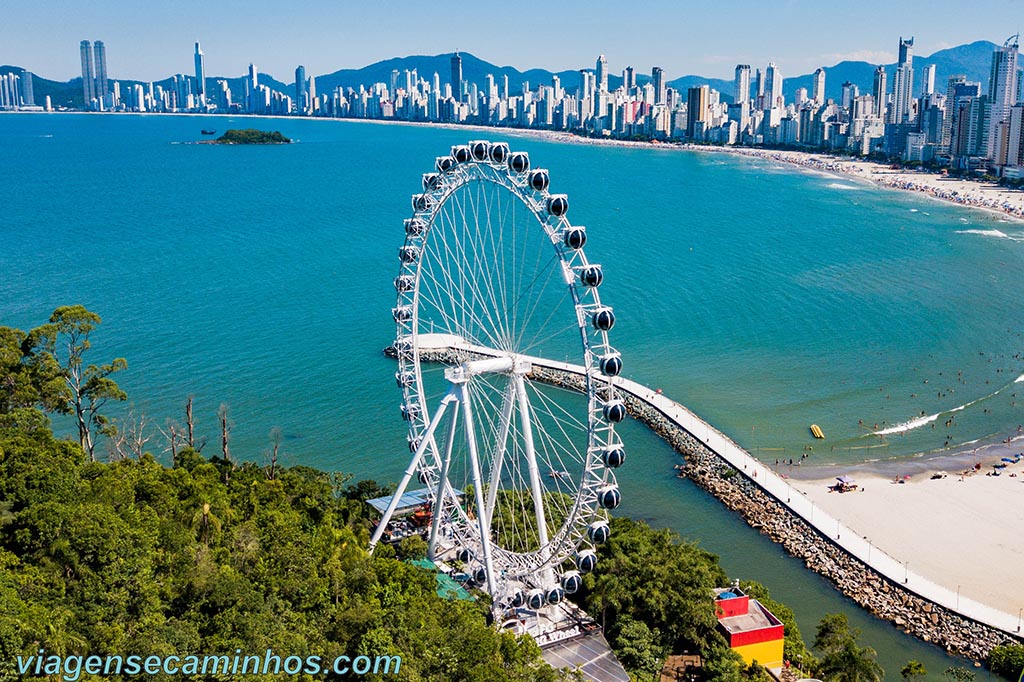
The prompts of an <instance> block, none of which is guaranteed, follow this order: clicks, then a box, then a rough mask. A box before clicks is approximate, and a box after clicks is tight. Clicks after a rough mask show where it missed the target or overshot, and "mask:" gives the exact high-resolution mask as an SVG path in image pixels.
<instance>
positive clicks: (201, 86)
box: [194, 42, 206, 104]
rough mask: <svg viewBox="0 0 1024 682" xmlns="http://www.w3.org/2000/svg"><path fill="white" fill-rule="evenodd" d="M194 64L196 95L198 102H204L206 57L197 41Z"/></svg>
mask: <svg viewBox="0 0 1024 682" xmlns="http://www.w3.org/2000/svg"><path fill="white" fill-rule="evenodd" d="M194 61H195V65H196V95H198V96H199V103H200V104H205V103H206V57H205V56H204V55H203V51H202V49H200V47H199V43H198V42H197V43H196V53H195V58H194Z"/></svg>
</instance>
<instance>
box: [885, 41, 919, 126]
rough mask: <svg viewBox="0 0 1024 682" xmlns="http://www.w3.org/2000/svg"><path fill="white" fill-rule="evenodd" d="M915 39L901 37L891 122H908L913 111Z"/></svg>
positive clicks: (894, 81)
mask: <svg viewBox="0 0 1024 682" xmlns="http://www.w3.org/2000/svg"><path fill="white" fill-rule="evenodd" d="M913 60H914V39H913V38H911V39H910V40H903V37H902V36H901V37H900V50H899V61H898V62H897V63H896V71H895V73H894V74H893V77H892V111H891V112H890V116H889V119H890V122H891V123H906V122H908V121H909V120H910V117H911V115H912V113H913V109H912V108H911V100H913V92H914V66H913Z"/></svg>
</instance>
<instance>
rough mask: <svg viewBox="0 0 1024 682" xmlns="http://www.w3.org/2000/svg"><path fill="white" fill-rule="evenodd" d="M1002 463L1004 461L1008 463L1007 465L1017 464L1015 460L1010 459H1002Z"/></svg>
mask: <svg viewBox="0 0 1024 682" xmlns="http://www.w3.org/2000/svg"><path fill="white" fill-rule="evenodd" d="M1003 461H1004V462H1008V463H1010V464H1016V463H1017V460H1015V459H1010V458H1009V457H1003Z"/></svg>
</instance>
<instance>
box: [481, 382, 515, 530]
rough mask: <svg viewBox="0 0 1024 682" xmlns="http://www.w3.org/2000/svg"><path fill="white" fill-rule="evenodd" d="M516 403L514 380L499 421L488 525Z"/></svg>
mask: <svg viewBox="0 0 1024 682" xmlns="http://www.w3.org/2000/svg"><path fill="white" fill-rule="evenodd" d="M514 404H515V386H514V384H513V382H511V381H510V382H509V383H508V390H507V391H506V392H505V399H504V402H502V405H501V422H500V423H499V435H498V443H497V448H496V449H495V452H494V463H493V465H492V466H491V477H490V478H489V479H488V480H489V481H490V482H491V487H490V488H488V489H487V507H486V509H487V525H488V526H491V525H492V521H494V505H495V504H496V502H497V499H498V488H500V487H501V468H502V465H503V464H504V461H505V449H506V447H507V446H508V432H509V430H510V428H511V426H512V407H513V405H514Z"/></svg>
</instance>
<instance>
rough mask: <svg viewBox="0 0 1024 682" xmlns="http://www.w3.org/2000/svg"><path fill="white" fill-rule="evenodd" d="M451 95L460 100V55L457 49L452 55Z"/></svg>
mask: <svg viewBox="0 0 1024 682" xmlns="http://www.w3.org/2000/svg"><path fill="white" fill-rule="evenodd" d="M452 97H454V98H455V99H457V100H459V101H460V102H461V101H462V57H460V56H459V51H458V50H456V51H455V54H453V55H452Z"/></svg>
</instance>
